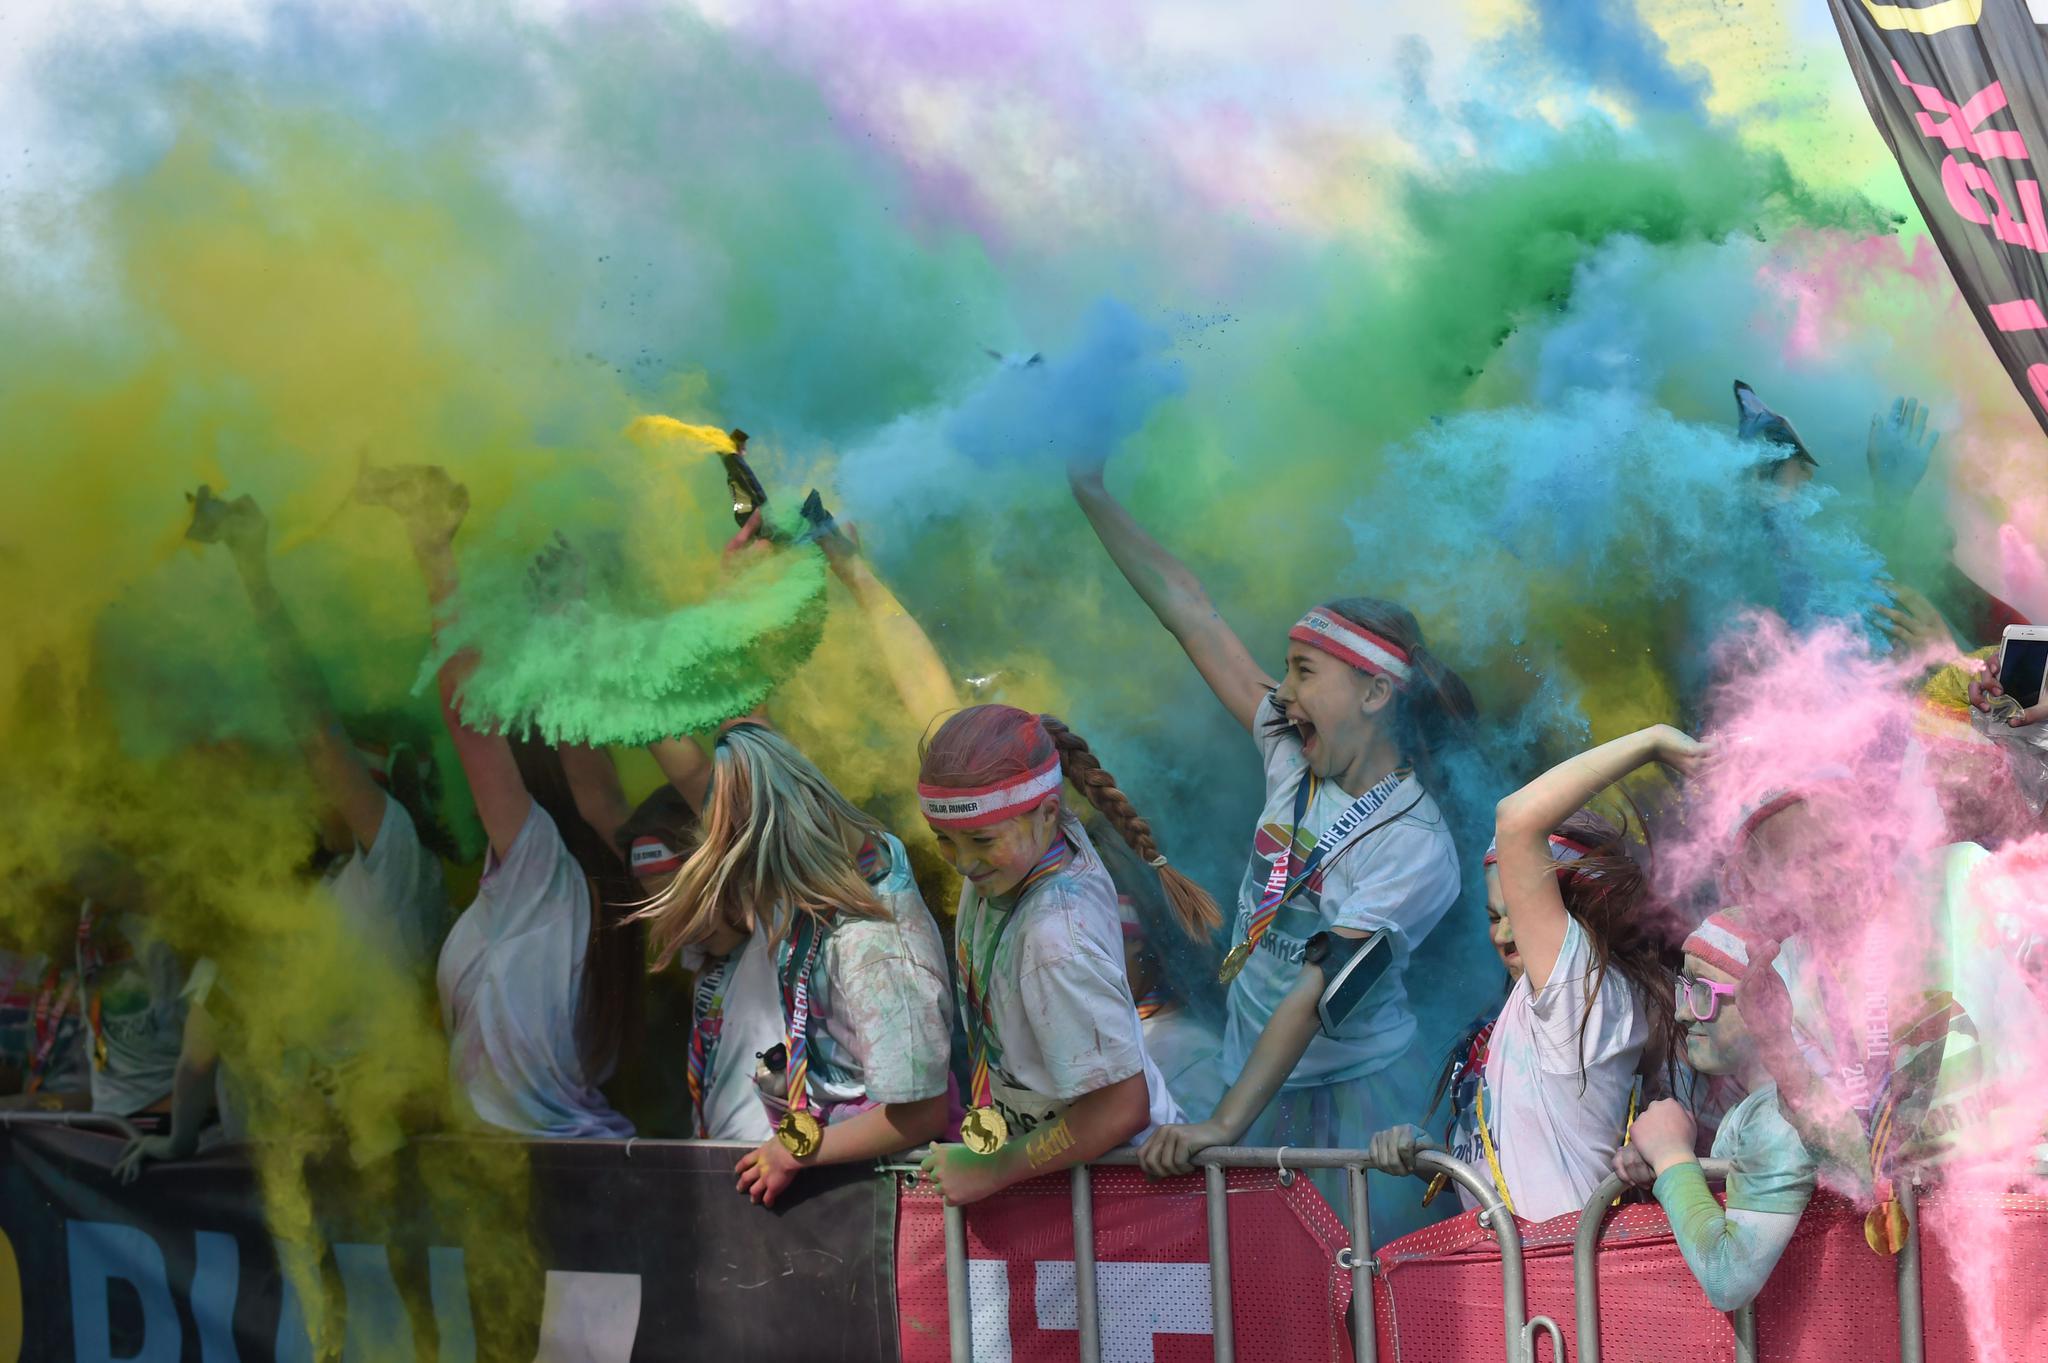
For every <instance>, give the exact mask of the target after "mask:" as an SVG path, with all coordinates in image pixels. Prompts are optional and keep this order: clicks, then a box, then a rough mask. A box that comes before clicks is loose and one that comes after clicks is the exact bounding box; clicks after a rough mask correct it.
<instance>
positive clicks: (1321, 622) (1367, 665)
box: [1287, 606, 1408, 685]
mask: <svg viewBox="0 0 2048 1363" xmlns="http://www.w3.org/2000/svg"><path fill="white" fill-rule="evenodd" d="M1287 637H1288V638H1290V639H1293V640H1295V641H1296V642H1297V643H1304V644H1307V645H1308V646H1309V647H1311V648H1319V649H1321V650H1322V651H1323V652H1325V653H1327V654H1329V655H1330V656H1331V657H1333V658H1335V659H1336V660H1337V661H1339V662H1342V663H1349V664H1350V665H1351V666H1353V667H1355V668H1357V669H1358V670H1359V671H1361V672H1377V673H1379V674H1380V675H1381V676H1383V677H1386V678H1388V679H1389V680H1391V681H1393V682H1394V683H1395V684H1397V685H1398V684H1400V683H1402V682H1405V681H1407V680H1408V654H1407V653H1406V652H1405V651H1404V650H1403V649H1401V648H1400V647H1399V646H1398V645H1396V644H1394V643H1392V642H1390V641H1389V640H1386V639H1382V638H1381V637H1380V636H1379V635H1377V634H1374V633H1373V632H1372V631H1370V630H1366V629H1361V628H1360V627H1359V626H1357V625H1354V624H1352V623H1351V622H1349V621H1348V620H1343V619H1340V618H1339V617H1337V616H1336V615H1333V614H1332V613H1331V612H1329V611H1326V610H1324V609H1323V608H1322V607H1321V606H1318V607H1316V608H1315V609H1314V610H1312V611H1310V612H1309V613H1308V614H1307V615H1304V616H1302V617H1301V619H1300V621H1299V622H1298V623H1296V625H1295V626H1294V628H1293V629H1291V630H1289V631H1287Z"/></svg>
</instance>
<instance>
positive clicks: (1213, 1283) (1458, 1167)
mask: <svg viewBox="0 0 2048 1363" xmlns="http://www.w3.org/2000/svg"><path fill="white" fill-rule="evenodd" d="M1137 1162H1138V1152H1137V1151H1135V1150H1128V1149H1126V1150H1117V1151H1112V1152H1111V1153H1110V1154H1108V1155H1106V1156H1104V1157H1103V1158H1102V1159H1100V1160H1098V1161H1097V1163H1098V1164H1101V1165H1115V1166H1133V1165H1136V1164H1137ZM1194 1162H1195V1163H1196V1164H1197V1165H1199V1166H1201V1169H1202V1175H1203V1179H1204V1185H1205V1186H1204V1190H1203V1201H1204V1205H1205V1209H1206V1211H1207V1215H1208V1227H1209V1310H1210V1330H1211V1350H1212V1354H1213V1356H1214V1358H1215V1359H1216V1363H1235V1360H1236V1358H1237V1336H1236V1332H1235V1329H1234V1326H1233V1322H1232V1319H1231V1301H1230V1208H1229V1195H1228V1188H1227V1185H1226V1181H1225V1179H1226V1176H1225V1172H1224V1171H1225V1170H1227V1169H1277V1170H1279V1171H1280V1172H1281V1173H1282V1175H1283V1176H1285V1175H1290V1174H1292V1173H1293V1172H1294V1171H1296V1170H1303V1169H1342V1170H1344V1173H1345V1181H1346V1185H1347V1187H1348V1190H1349V1192H1350V1196H1349V1198H1348V1199H1347V1201H1348V1202H1349V1204H1350V1205H1349V1207H1348V1208H1347V1210H1348V1212H1349V1217H1348V1221H1349V1229H1350V1232H1351V1244H1350V1245H1348V1246H1346V1247H1345V1249H1344V1252H1343V1255H1342V1256H1341V1257H1340V1259H1339V1263H1340V1264H1341V1265H1342V1266H1343V1267H1344V1268H1346V1269H1348V1270H1350V1273H1351V1339H1352V1351H1353V1356H1354V1357H1355V1358H1356V1359H1357V1363H1377V1359H1378V1356H1379V1333H1378V1321H1377V1319H1376V1315H1375V1308H1374V1302H1373V1291H1372V1277H1373V1258H1372V1249H1371V1246H1372V1237H1371V1233H1370V1218H1369V1212H1370V1207H1369V1200H1368V1197H1367V1193H1366V1178H1365V1174H1366V1170H1368V1169H1370V1168H1374V1167H1376V1166H1374V1165H1373V1164H1372V1163H1371V1161H1370V1160H1369V1159H1368V1158H1367V1155H1366V1152H1365V1151H1363V1150H1298V1149H1295V1148H1293V1147H1283V1148H1278V1149H1273V1148H1258V1147H1249V1146H1216V1147H1213V1148H1211V1149H1208V1150H1204V1151H1202V1152H1201V1153H1200V1154H1198V1155H1196V1156H1195V1157H1194ZM1415 1162H1416V1173H1417V1175H1418V1176H1419V1177H1421V1178H1425V1179H1428V1178H1434V1177H1435V1176H1436V1175H1437V1174H1443V1175H1446V1176H1447V1177H1449V1178H1450V1179H1451V1180H1452V1181H1453V1182H1455V1183H1457V1184H1458V1185H1459V1186H1461V1187H1462V1188H1464V1189H1465V1190H1466V1191H1467V1192H1469V1193H1471V1194H1472V1197H1473V1199H1474V1200H1475V1201H1476V1202H1478V1203H1479V1206H1480V1210H1479V1223H1480V1224H1481V1225H1482V1226H1484V1227H1486V1229H1487V1230H1488V1231H1490V1232H1491V1233H1492V1234H1493V1238H1494V1241H1495V1243H1496V1244H1498V1245H1499V1246H1500V1258H1501V1313H1502V1321H1503V1327H1504V1330H1503V1343H1504V1347H1505V1357H1506V1359H1507V1363H1533V1361H1534V1359H1535V1339H1536V1336H1537V1335H1538V1334H1539V1333H1546V1332H1547V1333H1548V1334H1549V1335H1550V1337H1551V1341H1552V1344H1551V1347H1552V1349H1553V1350H1554V1351H1555V1354H1556V1356H1557V1357H1559V1358H1562V1357H1563V1339H1562V1337H1561V1335H1560V1334H1559V1332H1558V1328H1557V1323H1556V1322H1555V1321H1552V1320H1550V1319H1549V1318H1548V1317H1544V1316H1537V1317H1533V1318H1532V1317H1529V1316H1528V1295H1527V1294H1528V1288H1527V1284H1526V1283H1525V1281H1524V1280H1523V1276H1522V1237H1521V1233H1520V1231H1518V1230H1517V1229H1516V1226H1515V1218H1514V1216H1513V1214H1511V1213H1510V1212H1509V1211H1508V1209H1507V1208H1506V1206H1504V1205H1503V1204H1502V1202H1501V1199H1500V1194H1499V1193H1498V1192H1497V1191H1495V1189H1494V1186H1493V1182H1492V1180H1490V1179H1488V1178H1485V1177H1484V1176H1482V1175H1481V1174H1480V1173H1479V1172H1478V1171H1477V1170H1475V1169H1473V1168H1472V1167H1471V1166H1470V1165H1468V1164H1464V1163H1461V1162H1460V1161H1458V1160H1455V1159H1452V1158H1451V1157H1450V1156H1448V1155H1445V1154H1442V1153H1440V1152H1438V1151H1435V1150H1423V1151H1419V1152H1417V1155H1416V1161H1415ZM1383 1172H1390V1173H1391V1172H1398V1171H1394V1170H1386V1171H1383ZM1068 1177H1069V1179H1070V1180H1071V1186H1072V1192H1073V1210H1074V1297H1075V1310H1076V1314H1077V1317H1078V1324H1079V1327H1080V1356H1081V1363H1100V1360H1101V1348H1102V1344H1101V1341H1102V1322H1101V1316H1100V1299H1099V1297H1098V1295H1097V1291H1096V1280H1095V1216H1094V1204H1093V1202H1092V1200H1091V1191H1090V1189H1091V1185H1090V1181H1089V1172H1088V1166H1086V1165H1080V1166H1077V1167H1075V1168H1074V1169H1073V1170H1071V1171H1070V1172H1069V1174H1068ZM945 1215H946V1304H947V1315H948V1322H947V1323H948V1333H949V1337H950V1339H951V1341H952V1357H953V1363H973V1358H974V1330H973V1303H972V1301H971V1300H970V1294H969V1291H968V1283H967V1220H966V1216H965V1214H964V1213H963V1212H962V1210H961V1209H960V1208H958V1207H952V1206H949V1207H947V1208H946V1214H945Z"/></svg>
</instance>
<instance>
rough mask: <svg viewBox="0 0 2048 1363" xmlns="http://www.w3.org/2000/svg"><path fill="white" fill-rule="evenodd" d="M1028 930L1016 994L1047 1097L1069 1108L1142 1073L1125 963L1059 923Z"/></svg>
mask: <svg viewBox="0 0 2048 1363" xmlns="http://www.w3.org/2000/svg"><path fill="white" fill-rule="evenodd" d="M1032 927H1033V928H1034V929H1037V930H1035V931H1033V932H1031V933H1029V934H1028V935H1027V936H1026V937H1025V938H1024V940H1023V941H1022V942H1020V943H1018V949H1017V969H1018V982H1017V989H1018V994H1019V996H1020V998H1021V999H1022V1001H1023V1004H1024V1011H1025V1016H1026V1018H1027V1019H1028V1021H1029V1023H1030V1026H1031V1034H1032V1036H1033V1038H1034V1039H1035V1040H1036V1041H1037V1042H1038V1050H1039V1055H1040V1056H1041V1057H1042V1058H1043V1059H1044V1061H1045V1067H1046V1070H1047V1071H1048V1072H1049V1073H1050V1074H1051V1076H1052V1081H1053V1091H1052V1096H1053V1097H1055V1098H1059V1099H1062V1100H1066V1101H1071V1100H1073V1099H1075V1098H1079V1097H1081V1096H1082V1095H1083V1094H1087V1093H1093V1092H1095V1091H1096V1090H1097V1089H1103V1088H1108V1087H1109V1086H1110V1085H1111V1084H1115V1083H1118V1082H1120V1081H1122V1080H1125V1079H1128V1078H1130V1077H1131V1076H1132V1075H1134V1074H1138V1073H1140V1072H1142V1071H1143V1070H1144V1068H1145V1040H1144V1033H1143V1031H1142V1030H1141V1029H1140V1027H1139V1023H1138V1014H1137V1009H1136V1005H1134V1004H1133V1003H1132V1002H1131V992H1130V985H1129V984H1127V983H1126V982H1125V979H1124V963H1123V962H1122V961H1111V960H1108V959H1106V958H1105V957H1104V956H1103V954H1102V953H1101V952H1100V951H1099V950H1097V949H1095V948H1094V947H1093V946H1092V945H1091V944H1090V943H1089V942H1088V941H1087V940H1086V939H1085V938H1082V937H1081V936H1080V935H1079V934H1078V933H1071V932H1069V931H1067V924H1066V921H1065V917H1064V915H1053V916H1050V917H1049V918H1048V919H1047V920H1046V921H1045V922H1044V923H1042V924H1032Z"/></svg>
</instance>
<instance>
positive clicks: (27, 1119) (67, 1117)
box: [0, 1108, 142, 1141]
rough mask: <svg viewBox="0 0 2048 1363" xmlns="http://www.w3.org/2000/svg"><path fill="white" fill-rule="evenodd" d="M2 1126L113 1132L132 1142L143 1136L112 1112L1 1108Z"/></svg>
mask: <svg viewBox="0 0 2048 1363" xmlns="http://www.w3.org/2000/svg"><path fill="white" fill-rule="evenodd" d="M0 1126H74V1127H77V1128H79V1129H80V1130H83V1131H107V1132H111V1133H113V1134H114V1135H116V1136H121V1137H123V1138H125V1139H127V1140H131V1141H132V1140H137V1139H139V1138H140V1137H141V1135H142V1132H141V1131H140V1130H138V1129H137V1128H136V1125H135V1123H133V1122H131V1121H129V1120H128V1119H127V1118H126V1117H116V1116H115V1115H114V1114H113V1113H111V1112H43V1111H12V1110H9V1109H5V1108H0Z"/></svg>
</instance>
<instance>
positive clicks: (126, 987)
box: [77, 914, 185, 1117]
mask: <svg viewBox="0 0 2048 1363" xmlns="http://www.w3.org/2000/svg"><path fill="white" fill-rule="evenodd" d="M95 955H97V957H98V959H99V961H100V964H99V966H98V968H97V969H96V970H95V969H94V968H93V965H92V962H93V958H94V956H95ZM77 968H78V973H79V977H80V978H81V979H83V980H85V981H86V989H85V996H86V1009H87V1015H88V1016H90V1015H91V1008H92V1005H93V1002H94V1000H95V999H96V1000H97V1001H98V1004H99V1026H98V1029H97V1030H98V1037H99V1040H100V1042H102V1043H103V1044H104V1045H105V1047H106V1057H107V1063H106V1064H105V1065H104V1066H100V1065H94V1066H93V1068H92V1110H93V1111H94V1112H111V1113H113V1114H115V1115H116V1116H121V1117H128V1116H132V1115H134V1114H135V1113H137V1112H141V1111H142V1110H144V1109H145V1108H148V1107H151V1106H153V1105H154V1104H156V1103H158V1102H160V1101H162V1100H163V1099H165V1098H168V1097H169V1096H170V1093H171V1079H172V1076H173V1075H174V1074H175V1073H176V1072H177V1068H178V1052H179V1051H180V1050H181V1049H182V1048H183V1046H184V1042H185V1004H184V1002H183V1001H182V1000H181V999H180V998H179V993H180V991H182V990H183V989H184V987H185V970H184V967H183V966H182V965H181V964H179V961H178V958H177V955H176V953H174V952H173V951H172V950H171V949H170V948H169V947H168V946H166V945H164V943H163V942H161V941H159V940H158V939H157V938H156V936H155V934H154V933H152V932H151V930H150V925H149V920H148V919H147V918H145V917H143V916H141V915H139V914H120V915H117V916H116V917H115V918H114V919H113V920H112V921H111V922H107V921H101V922H100V923H99V924H98V926H97V927H96V929H95V931H94V933H93V937H92V941H91V942H90V943H89V944H81V946H80V949H79V958H78V967H77ZM92 1044H93V1043H92V1040H91V1039H90V1038H88V1040H87V1045H88V1046H91V1045H92Z"/></svg>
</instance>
